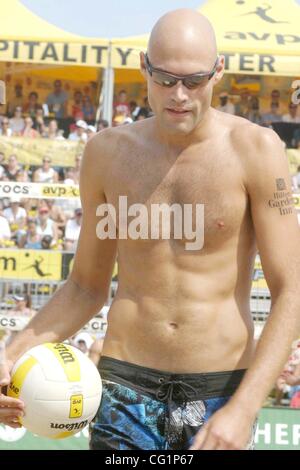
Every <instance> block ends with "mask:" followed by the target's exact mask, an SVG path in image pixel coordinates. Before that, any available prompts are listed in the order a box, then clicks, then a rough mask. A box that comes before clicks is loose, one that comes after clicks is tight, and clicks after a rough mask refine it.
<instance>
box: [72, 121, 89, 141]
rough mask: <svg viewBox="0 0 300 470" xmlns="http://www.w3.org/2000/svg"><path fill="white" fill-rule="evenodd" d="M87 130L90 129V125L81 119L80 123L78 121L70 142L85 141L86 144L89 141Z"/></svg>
mask: <svg viewBox="0 0 300 470" xmlns="http://www.w3.org/2000/svg"><path fill="white" fill-rule="evenodd" d="M87 128H88V125H87V123H86V122H85V121H83V120H82V119H79V120H78V121H76V123H75V130H74V131H73V132H71V133H70V135H69V140H71V141H73V142H74V141H75V142H76V141H79V140H81V141H83V142H86V141H87V137H88V136H87Z"/></svg>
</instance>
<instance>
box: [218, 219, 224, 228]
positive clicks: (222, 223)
mask: <svg viewBox="0 0 300 470" xmlns="http://www.w3.org/2000/svg"><path fill="white" fill-rule="evenodd" d="M217 226H218V227H219V228H224V227H225V224H224V222H223V220H218V221H217Z"/></svg>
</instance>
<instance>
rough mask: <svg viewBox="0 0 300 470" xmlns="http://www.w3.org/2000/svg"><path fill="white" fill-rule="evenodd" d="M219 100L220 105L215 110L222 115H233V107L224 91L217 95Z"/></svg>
mask: <svg viewBox="0 0 300 470" xmlns="http://www.w3.org/2000/svg"><path fill="white" fill-rule="evenodd" d="M219 100H220V104H219V106H217V109H218V110H219V111H222V112H223V113H228V114H235V107H234V105H233V104H232V103H230V101H229V96H228V93H227V92H226V91H223V92H222V93H220V95H219Z"/></svg>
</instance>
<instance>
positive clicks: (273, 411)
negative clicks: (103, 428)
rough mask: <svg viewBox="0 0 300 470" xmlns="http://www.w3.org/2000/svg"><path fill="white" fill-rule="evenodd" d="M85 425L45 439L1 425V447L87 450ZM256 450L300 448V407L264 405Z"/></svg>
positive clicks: (86, 429) (9, 448)
mask: <svg viewBox="0 0 300 470" xmlns="http://www.w3.org/2000/svg"><path fill="white" fill-rule="evenodd" d="M88 435H89V432H88V428H85V429H83V430H82V431H81V432H80V433H78V434H76V435H75V436H73V437H69V438H67V439H59V440H55V439H44V438H41V437H38V436H36V435H33V434H31V433H30V432H28V431H26V430H25V429H24V428H20V429H12V428H9V427H7V426H2V425H0V449H2V450H3V449H6V450H86V449H88V448H89V445H88ZM255 449H257V450H300V409H299V410H295V409H291V408H263V409H262V410H261V412H260V415H259V420H258V427H257V432H256V438H255Z"/></svg>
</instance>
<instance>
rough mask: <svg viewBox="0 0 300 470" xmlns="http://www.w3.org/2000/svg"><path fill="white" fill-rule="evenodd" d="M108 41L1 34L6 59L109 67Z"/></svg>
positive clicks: (1, 47) (3, 54) (0, 52)
mask: <svg viewBox="0 0 300 470" xmlns="http://www.w3.org/2000/svg"><path fill="white" fill-rule="evenodd" d="M108 49H109V44H108V41H105V40H104V41H99V40H96V41H93V40H90V41H88V40H87V41H86V42H84V43H83V42H59V41H34V40H32V41H31V40H26V41H22V40H18V39H16V40H9V39H5V38H1V35H0V56H1V60H2V61H9V62H26V63H40V64H52V65H87V66H96V67H106V66H107V60H108Z"/></svg>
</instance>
